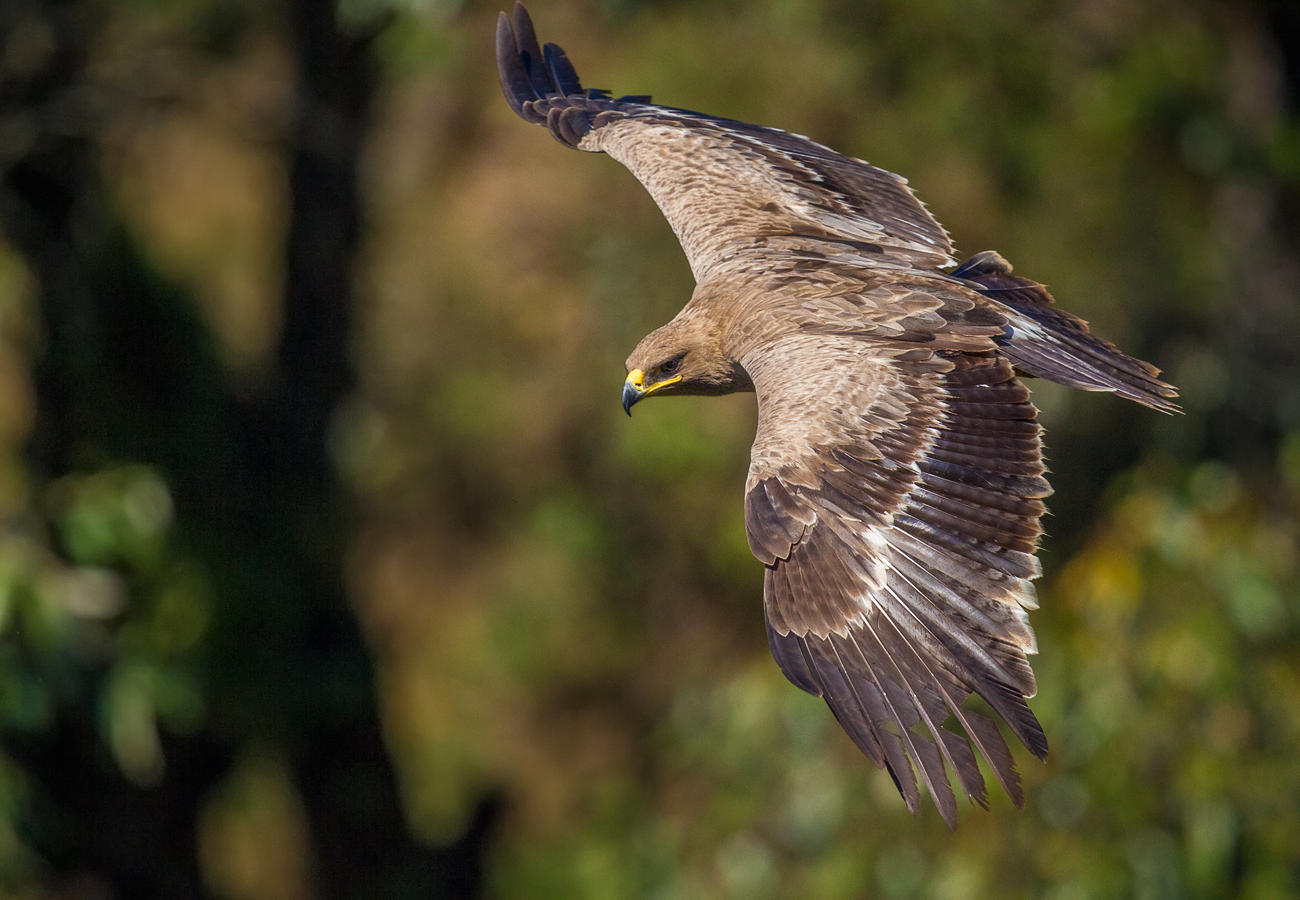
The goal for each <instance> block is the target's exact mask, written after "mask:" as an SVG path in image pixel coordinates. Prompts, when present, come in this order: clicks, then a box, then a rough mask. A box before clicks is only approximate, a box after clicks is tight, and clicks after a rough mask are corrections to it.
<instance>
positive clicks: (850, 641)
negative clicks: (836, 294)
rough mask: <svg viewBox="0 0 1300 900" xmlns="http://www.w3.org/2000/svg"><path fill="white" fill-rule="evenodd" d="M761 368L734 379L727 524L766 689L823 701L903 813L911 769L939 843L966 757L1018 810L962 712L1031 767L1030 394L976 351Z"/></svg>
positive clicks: (989, 751)
mask: <svg viewBox="0 0 1300 900" xmlns="http://www.w3.org/2000/svg"><path fill="white" fill-rule="evenodd" d="M768 357H769V358H768V359H766V360H763V361H759V360H756V361H755V365H754V366H753V368H752V369H751V375H753V377H754V383H755V387H756V388H757V391H758V397H759V433H758V437H757V439H756V440H755V445H754V454H753V460H752V464H751V469H750V477H749V483H748V490H747V493H746V498H745V524H746V530H747V532H748V535H749V541H750V546H751V548H752V549H753V551H754V555H755V556H757V557H758V558H759V559H760V560H762V561H763V562H764V563H765V564H766V565H767V572H766V579H765V582H764V599H765V610H766V614H767V622H768V637H769V640H770V643H771V648H772V653H773V655H774V656H775V657H776V660H777V662H778V663H779V664H780V666H781V669H782V671H784V672H785V674H786V676H787V677H788V678H789V679H790V680H791V681H792V682H794V683H795V684H796V685H797V686H799V687H800V688H802V689H803V690H805V691H808V692H809V693H812V694H815V695H819V696H821V697H824V698H825V700H826V702H827V703H828V704H829V705H830V707H831V709H832V711H834V713H835V716H836V718H837V719H839V721H840V723H841V724H842V725H843V726H844V728H845V730H846V731H847V732H848V734H849V736H850V737H851V738H852V739H853V740H854V742H855V743H856V744H857V745H858V747H860V748H861V749H862V751H863V752H864V753H865V754H866V755H867V756H868V757H870V758H871V759H872V760H873V761H874V762H875V763H876V764H877V765H883V766H885V767H887V768H888V769H889V772H890V774H891V775H893V777H894V781H895V783H896V784H897V785H898V788H899V791H900V792H901V793H902V795H903V798H904V799H905V801H906V802H907V805H908V808H909V809H911V810H912V811H913V812H916V811H917V810H918V809H919V792H918V785H917V780H916V774H914V771H913V765H915V766H916V769H917V770H918V771H919V773H920V777H921V780H922V781H923V782H924V783H925V785H926V786H927V788H928V789H929V792H930V794H931V796H932V797H933V799H934V802H935V804H936V806H937V807H938V809H939V811H940V813H941V814H942V816H943V818H944V821H945V822H947V823H948V825H949V826H950V827H953V828H955V827H956V808H955V802H954V796H953V791H952V788H951V786H950V783H949V780H948V775H947V774H946V772H945V764H946V766H947V768H948V769H949V770H951V771H952V772H953V773H954V774H955V775H956V777H957V781H958V783H959V784H960V785H961V787H962V789H963V790H964V791H965V792H966V794H967V795H968V796H970V797H971V798H972V799H973V800H975V801H976V802H978V803H980V804H981V805H983V804H984V803H985V797H986V794H985V786H984V781H983V778H982V777H981V775H980V772H979V767H978V765H977V763H976V756H975V750H978V751H979V752H980V753H981V754H983V756H984V758H985V759H986V760H987V761H988V763H989V765H990V767H991V768H992V770H993V774H994V775H995V777H996V778H997V780H998V781H999V782H1000V783H1001V784H1002V786H1003V788H1005V789H1006V791H1007V793H1008V794H1009V795H1010V796H1011V798H1012V799H1013V800H1014V801H1015V803H1016V805H1017V806H1023V804H1024V796H1023V793H1022V791H1021V787H1020V779H1019V776H1018V774H1017V773H1016V770H1015V766H1014V763H1013V761H1012V757H1011V753H1010V752H1009V750H1008V749H1007V746H1006V744H1005V742H1004V741H1003V739H1002V736H1001V734H1000V733H999V731H998V728H997V727H996V725H994V723H993V722H991V721H989V720H988V719H987V718H984V717H983V716H980V715H979V714H977V713H975V712H973V711H970V710H967V709H965V708H964V706H963V703H964V701H965V700H966V699H967V698H968V697H969V696H970V695H971V693H977V694H979V695H980V696H981V697H983V698H984V699H985V700H986V701H988V703H989V705H990V706H991V707H992V708H993V709H994V710H995V711H996V712H997V713H998V714H999V715H1000V716H1001V717H1002V718H1003V719H1005V720H1006V722H1007V724H1008V725H1009V726H1010V727H1011V730H1012V732H1013V733H1015V735H1016V736H1017V737H1018V738H1020V740H1021V741H1022V742H1023V743H1024V744H1025V746H1026V747H1028V748H1029V750H1030V751H1031V752H1033V753H1034V754H1035V755H1036V756H1038V757H1040V758H1042V757H1044V756H1045V755H1046V753H1047V742H1046V738H1045V737H1044V735H1043V731H1042V728H1041V727H1040V726H1039V724H1038V721H1037V719H1036V718H1035V717H1034V715H1033V713H1032V712H1031V711H1030V710H1029V707H1028V705H1027V704H1026V703H1025V698H1026V697H1030V696H1032V695H1033V694H1034V691H1035V685H1034V676H1033V673H1032V671H1031V670H1030V667H1029V664H1028V662H1027V660H1026V654H1029V653H1033V652H1035V642H1034V636H1033V632H1032V631H1031V630H1030V628H1029V624H1028V620H1027V616H1026V615H1025V612H1024V610H1025V609H1026V608H1033V607H1035V606H1036V600H1035V593H1034V589H1033V586H1032V584H1031V579H1033V578H1036V577H1037V576H1038V574H1039V572H1040V570H1039V566H1038V563H1037V560H1036V559H1035V558H1034V552H1035V550H1036V547H1037V541H1038V537H1039V533H1040V528H1039V522H1038V520H1039V517H1040V516H1041V515H1042V513H1043V511H1044V507H1043V503H1042V500H1041V498H1042V497H1044V496H1046V495H1047V494H1048V493H1050V489H1049V487H1048V485H1047V482H1046V481H1045V480H1044V479H1043V477H1042V476H1043V471H1044V468H1043V464H1042V459H1041V448H1040V444H1039V428H1038V425H1037V423H1036V422H1035V416H1036V411H1035V410H1034V407H1033V406H1032V405H1031V403H1030V401H1029V395H1028V392H1027V391H1026V389H1025V388H1024V386H1023V385H1021V384H1020V383H1019V381H1017V380H1016V378H1015V377H1014V374H1013V372H1012V367H1011V365H1010V363H1009V362H1008V361H1007V360H1006V359H1004V358H1002V357H1001V356H999V355H996V353H995V352H994V351H991V350H990V351H988V352H984V353H961V352H932V351H927V350H925V349H921V348H918V347H917V345H915V344H912V345H910V346H909V345H908V344H905V343H899V344H896V345H894V346H892V347H890V346H888V345H884V344H882V343H879V342H870V341H862V340H858V341H853V340H851V339H845V338H841V339H838V340H832V341H826V340H825V339H822V340H821V341H815V342H814V341H807V342H802V343H801V342H800V340H799V338H797V337H796V338H792V339H790V340H789V341H787V342H785V343H783V344H780V345H777V346H776V347H774V348H772V350H771V352H770V353H769V354H768ZM950 718H951V719H954V720H955V721H956V723H957V725H958V726H959V727H960V731H953V730H949V729H948V728H946V727H944V723H945V721H947V720H949V719H950ZM972 745H973V747H972ZM973 748H974V749H973Z"/></svg>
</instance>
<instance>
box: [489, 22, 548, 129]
mask: <svg viewBox="0 0 1300 900" xmlns="http://www.w3.org/2000/svg"><path fill="white" fill-rule="evenodd" d="M524 15H525V16H526V15H527V12H525V13H524ZM496 49H497V74H498V75H499V76H500V77H501V93H503V94H505V97H506V102H507V103H509V104H510V108H511V109H513V110H514V111H515V113H516V115H518V116H519V117H520V118H521V119H523V120H524V121H526V122H534V123H535V122H538V121H541V120H540V119H538V118H537V117H536V116H534V115H531V114H529V112H528V111H527V110H526V109H525V108H524V104H525V103H526V102H528V101H529V100H536V99H537V94H536V93H535V92H534V91H533V86H532V83H531V82H530V81H529V80H528V72H527V71H526V70H525V69H524V61H523V58H522V57H521V56H520V55H519V45H518V43H517V42H516V40H515V30H514V27H513V26H512V25H511V24H510V18H509V17H508V16H507V15H506V14H505V13H501V14H500V15H499V16H497V48H496Z"/></svg>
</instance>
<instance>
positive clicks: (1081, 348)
mask: <svg viewBox="0 0 1300 900" xmlns="http://www.w3.org/2000/svg"><path fill="white" fill-rule="evenodd" d="M952 277H954V278H960V279H962V280H964V281H967V282H970V283H971V284H972V285H973V286H974V287H975V289H976V290H978V291H979V292H980V293H982V294H984V295H985V296H987V297H988V298H989V299H991V300H995V301H997V302H998V303H999V304H1001V305H1002V306H1003V307H1005V308H1006V310H1007V313H1008V316H1007V318H1008V319H1009V322H1010V326H1011V329H1010V333H1009V334H1008V335H1007V336H1006V337H1005V338H1003V339H1001V340H1000V341H999V343H1000V344H1001V345H1002V351H1003V352H1004V353H1005V354H1006V355H1007V357H1008V358H1009V359H1010V360H1011V362H1012V364H1013V365H1015V367H1016V368H1017V369H1019V370H1021V371H1022V372H1024V373H1025V374H1027V375H1034V376H1036V377H1038V378H1046V379H1047V380H1048V381H1055V382H1056V383H1058V384H1064V385H1067V386H1068V387H1074V388H1081V389H1082V390H1085V391H1111V392H1113V393H1115V394H1118V395H1119V396H1121V397H1125V398H1127V399H1129V400H1134V401H1136V402H1138V403H1141V404H1143V405H1144V406H1150V407H1151V408H1153V409H1158V410H1161V411H1162V412H1169V413H1172V412H1177V411H1178V404H1177V403H1175V402H1174V398H1175V397H1177V396H1178V390H1177V389H1176V388H1174V387H1173V386H1172V385H1169V384H1166V383H1165V382H1163V381H1161V380H1160V379H1159V378H1157V377H1156V376H1157V375H1159V374H1160V370H1159V369H1157V368H1156V367H1155V366H1153V365H1151V364H1150V363H1147V362H1143V361H1142V360H1140V359H1134V358H1133V357H1131V356H1129V355H1127V354H1125V353H1124V352H1122V351H1121V350H1120V349H1119V348H1117V347H1116V346H1115V345H1114V344H1111V343H1109V342H1107V341H1103V340H1102V339H1101V338H1099V337H1096V336H1094V335H1092V334H1091V333H1089V331H1088V323H1087V322H1085V321H1083V320H1082V319H1080V318H1078V317H1077V316H1072V315H1070V314H1069V313H1068V312H1066V311H1065V310H1063V309H1060V308H1058V307H1057V306H1056V304H1055V303H1054V302H1053V300H1052V295H1051V294H1049V293H1048V292H1047V289H1046V288H1045V287H1043V286H1042V285H1041V284H1039V283H1038V282H1036V281H1030V280H1029V279H1028V278H1020V277H1019V276H1017V275H1013V274H1011V264H1010V263H1009V262H1007V261H1006V260H1005V259H1003V258H1002V257H1001V256H999V255H998V254H997V253H994V252H993V251H991V250H990V251H986V252H984V253H978V254H976V255H975V256H972V257H971V258H970V259H968V260H966V261H965V262H964V263H962V264H961V265H960V266H958V267H957V268H956V269H954V270H953V272H952Z"/></svg>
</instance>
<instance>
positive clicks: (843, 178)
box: [497, 4, 1177, 828]
mask: <svg viewBox="0 0 1300 900" xmlns="http://www.w3.org/2000/svg"><path fill="white" fill-rule="evenodd" d="M497 61H498V68H499V71H500V75H501V85H502V88H503V90H504V91H505V95H506V99H507V100H508V101H509V102H510V105H511V106H512V107H513V108H514V110H515V112H516V113H518V114H519V115H520V116H522V117H523V118H524V119H526V120H528V121H530V122H534V123H539V124H545V125H546V126H547V128H548V129H549V130H550V132H551V134H553V135H554V136H555V137H556V138H557V139H558V140H559V141H561V142H562V143H564V144H565V145H566V146H569V147H573V148H576V149H580V150H588V151H594V152H605V153H608V154H609V155H610V156H613V157H614V158H615V159H617V160H619V161H620V162H621V163H623V164H624V165H625V166H627V167H628V168H629V169H630V170H631V171H632V172H633V174H635V175H636V177H637V178H638V179H639V180H640V181H641V183H642V184H644V185H645V187H646V188H647V189H648V190H649V192H650V194H651V196H652V197H653V198H654V200H655V202H656V203H658V205H659V207H660V209H661V210H663V213H664V215H665V216H666V217H667V218H668V221H669V223H670V224H671V225H672V227H673V230H674V231H675V232H676V233H677V236H678V238H679V239H680V240H681V243H682V247H683V248H684V250H685V251H686V255H687V257H688V259H689V260H690V264H691V268H692V270H693V271H694V273H695V276H696V280H697V282H698V285H697V288H696V291H695V295H694V296H693V297H692V299H691V302H690V303H689V304H687V307H686V309H684V310H683V311H682V313H681V314H679V316H678V317H677V318H676V319H674V321H673V322H670V323H668V325H665V326H664V327H663V328H661V329H659V330H657V331H656V332H654V333H653V334H651V335H649V336H647V337H646V339H645V340H643V341H642V343H641V345H640V346H639V347H638V348H637V350H636V351H634V353H633V356H632V357H631V358H630V359H629V362H628V369H629V379H628V382H627V384H626V385H625V387H624V392H625V393H624V397H625V400H624V403H625V406H624V408H625V409H630V403H631V402H633V401H634V400H636V399H639V398H640V396H643V395H644V394H645V393H648V392H649V391H650V390H658V391H660V393H664V394H666V393H669V392H670V391H675V392H677V393H692V392H693V393H726V392H729V391H733V390H748V389H750V388H751V387H752V389H753V390H755V391H756V392H757V394H758V406H759V422H758V434H757V436H756V438H755V441H754V447H753V452H752V456H751V465H750V472H749V480H748V483H747V486H746V495H745V526H746V532H747V534H748V537H749V544H750V548H751V550H752V551H753V553H754V555H755V556H756V557H757V558H758V559H759V560H760V561H762V562H763V564H764V565H765V566H766V567H767V568H766V573H765V581H764V592H763V593H764V610H765V613H766V619H767V626H768V639H769V642H770V644H771V648H772V653H773V655H774V656H775V657H776V660H777V662H778V663H779V665H780V667H781V669H782V671H783V672H784V673H785V674H786V676H787V677H788V678H789V679H790V680H791V681H792V682H794V684H796V685H797V686H798V687H800V688H802V689H803V690H805V691H808V692H809V693H812V694H815V695H817V696H820V697H823V698H825V700H826V702H827V703H828V704H829V706H830V708H831V710H832V711H833V712H834V714H835V716H836V718H837V719H839V721H840V723H841V724H842V725H843V726H844V729H845V730H846V731H847V732H848V734H849V736H850V737H851V738H852V739H853V741H854V742H855V743H856V744H857V745H858V747H859V748H861V750H862V751H863V753H865V754H866V755H867V756H868V757H869V758H870V759H872V760H873V761H874V762H875V763H876V765H878V766H882V767H885V768H887V769H888V770H889V772H890V774H891V775H892V776H893V778H894V781H895V783H896V784H897V785H898V789H899V791H900V793H901V794H902V795H903V798H904V800H905V801H906V803H907V806H908V808H909V809H911V810H912V811H913V812H916V811H918V810H919V807H920V786H921V784H924V786H925V787H926V789H927V791H928V792H929V793H930V795H931V797H932V798H933V800H934V802H935V805H936V806H937V807H938V809H939V812H940V814H941V815H942V817H943V819H944V821H945V822H946V823H948V825H949V826H950V827H953V828H955V827H956V821H957V820H956V799H955V795H954V791H953V787H952V783H951V781H950V776H951V777H952V778H955V779H956V782H957V784H958V785H959V786H960V787H961V789H962V791H963V792H965V793H966V794H967V796H969V797H970V798H971V799H973V800H974V801H975V802H977V803H979V804H981V805H985V804H986V800H987V790H986V787H985V784H984V780H983V777H982V776H981V773H980V768H979V764H978V757H979V756H983V757H984V759H985V760H986V761H987V763H988V765H989V767H990V769H991V771H992V773H993V776H994V777H995V778H996V779H997V781H998V782H999V783H1000V784H1001V785H1002V787H1003V788H1004V789H1005V790H1006V792H1007V793H1008V794H1009V795H1010V796H1011V798H1012V800H1013V801H1014V802H1015V803H1016V804H1017V805H1018V806H1023V804H1024V794H1023V791H1022V790H1021V786H1020V779H1019V776H1018V774H1017V773H1016V769H1015V766H1014V763H1013V760H1012V756H1011V752H1010V750H1009V749H1008V748H1007V745H1006V742H1005V741H1004V740H1003V737H1002V733H1001V731H1000V730H999V728H998V726H997V725H996V724H995V722H994V721H992V720H991V719H989V718H987V717H985V716H983V715H981V714H980V713H978V712H977V711H976V710H974V709H970V708H967V705H966V703H967V701H968V700H969V699H970V697H971V695H972V694H977V695H979V696H980V697H981V698H983V700H984V701H986V702H987V703H988V705H989V707H991V708H992V710H993V712H994V713H996V714H997V716H999V717H1000V718H1002V719H1003V720H1004V721H1005V722H1006V724H1007V726H1008V727H1009V728H1010V730H1011V732H1012V733H1013V734H1014V735H1015V736H1016V737H1017V738H1019V740H1020V741H1021V742H1022V743H1023V744H1024V745H1025V746H1026V747H1027V748H1028V749H1029V750H1030V752H1032V753H1033V754H1034V755H1035V756H1037V757H1039V758H1043V757H1045V756H1046V754H1047V741H1046V738H1045V737H1044V734H1043V730H1042V728H1041V727H1040V725H1039V723H1038V721H1037V719H1036V718H1035V717H1034V715H1033V713H1032V712H1031V711H1030V709H1029V706H1028V704H1027V703H1026V702H1025V701H1026V698H1028V697H1031V696H1033V694H1034V692H1035V683H1034V675H1033V672H1032V671H1031V670H1030V667H1029V663H1028V660H1027V656H1028V655H1030V654H1032V653H1034V652H1035V651H1036V646H1035V641H1034V634H1033V631H1032V630H1031V629H1030V627H1029V622H1028V618H1027V615H1026V610H1028V609H1032V608H1034V607H1036V605H1037V600H1036V596H1035V592H1034V588H1033V584H1032V581H1033V579H1034V578H1036V577H1038V575H1039V572H1040V569H1039V566H1038V562H1037V559H1036V558H1035V555H1034V554H1035V552H1036V550H1037V546H1038V539H1039V536H1040V533H1041V529H1040V526H1039V519H1040V517H1041V516H1042V515H1043V512H1044V506H1043V498H1045V497H1046V496H1047V495H1048V494H1050V493H1051V489H1050V488H1049V486H1048V484H1047V481H1046V480H1045V478H1044V471H1045V470H1044V466H1043V462H1042V447H1041V443H1040V434H1039V426H1038V423H1037V421H1036V415H1037V413H1036V411H1035V409H1034V407H1033V405H1032V403H1031V402H1030V398H1029V392H1028V390H1027V389H1026V388H1025V387H1024V385H1023V384H1021V383H1020V381H1019V380H1017V378H1016V374H1017V373H1023V374H1028V375H1034V376H1039V377H1042V378H1046V379H1049V380H1051V381H1055V382H1058V383H1060V384H1065V385H1069V386H1071V387H1077V388H1082V389H1084V390H1093V391H1111V392H1114V393H1116V394H1118V395H1119V396H1122V397H1127V398H1128V399H1131V400H1135V401H1137V402H1139V403H1143V404H1145V405H1147V406H1150V407H1153V408H1155V409H1160V410H1164V411H1167V412H1172V411H1174V410H1176V408H1177V407H1176V406H1175V404H1174V402H1173V399H1174V398H1175V397H1176V396H1177V392H1176V391H1175V390H1174V389H1173V388H1172V387H1171V386H1169V385H1167V384H1165V383H1164V382H1162V381H1160V380H1159V379H1158V378H1157V377H1156V376H1157V375H1158V370H1157V369H1156V368H1155V367H1154V366H1151V365H1149V364H1147V363H1144V362H1141V361H1140V360H1136V359H1133V358H1131V357H1129V356H1126V355H1125V354H1123V353H1122V352H1120V351H1119V350H1118V349H1116V348H1115V347H1114V346H1112V345H1111V344H1109V343H1107V342H1105V341H1103V340H1101V339H1099V338H1097V337H1095V336H1093V335H1092V334H1090V333H1089V331H1088V327H1087V325H1086V323H1084V322H1083V320H1081V319H1079V318H1077V317H1075V316H1072V315H1070V314H1069V313H1067V312H1065V311H1064V310H1062V309H1060V308H1058V307H1057V306H1056V305H1055V303H1054V302H1053V299H1052V297H1051V295H1050V294H1049V293H1048V292H1047V290H1046V288H1044V287H1043V286H1042V285H1041V284H1038V283H1036V282H1033V281H1030V280H1028V279H1025V278H1021V277H1019V276H1016V275H1013V274H1012V270H1011V266H1010V265H1009V264H1008V263H1007V262H1006V260H1004V259H1002V257H1000V256H998V255H997V254H996V253H981V254H978V255H976V256H974V257H972V258H971V259H969V260H967V261H966V262H965V263H962V264H961V265H960V266H958V267H957V268H956V269H954V270H953V271H951V272H949V273H944V272H941V271H939V269H940V268H942V267H946V266H948V265H950V264H951V263H952V262H953V260H952V259H951V258H950V254H951V251H952V245H951V244H950V242H949V240H948V236H947V234H946V233H945V232H944V230H943V228H942V227H940V225H939V224H938V223H937V222H936V221H935V220H934V219H933V218H932V217H931V216H930V214H929V213H927V212H926V210H925V208H924V207H923V206H922V205H921V203H920V202H919V201H918V200H917V199H916V198H915V197H914V196H913V195H912V193H911V191H910V190H909V189H908V188H907V185H906V182H905V181H904V180H903V179H902V178H899V177H898V176H896V175H893V174H891V173H889V172H886V171H883V170H881V169H878V168H876V167H874V166H871V165H868V164H867V163H865V162H862V161H861V160H857V159H852V158H850V157H846V156H842V155H841V154H838V153H836V152H834V151H833V150H830V149H828V148H826V147H824V146H822V145H820V144H817V143H814V142H812V141H810V140H808V139H807V138H804V137H800V136H798V135H793V134H789V133H786V132H783V131H778V130H775V129H771V128H762V127H759V126H755V125H748V124H745V123H743V122H736V121H732V120H729V119H721V118H715V117H712V116H706V115H702V114H700V113H695V112H689V111H686V110H680V109H672V108H670V107H665V106H658V105H655V104H653V103H651V102H650V98H649V97H642V96H628V97H618V98H614V97H611V96H610V95H609V94H608V93H607V92H605V91H600V90H588V89H584V88H583V87H582V84H581V82H580V81H579V79H578V76H577V74H576V72H575V71H574V69H573V66H572V65H571V64H570V63H569V60H568V58H567V57H566V56H565V54H564V51H562V50H561V49H560V48H559V47H557V46H555V45H554V44H547V45H545V47H544V48H543V47H541V46H540V45H539V44H538V42H537V38H536V36H535V34H534V31H533V24H532V21H531V20H530V19H529V17H528V13H527V12H526V11H525V10H524V8H523V6H521V5H519V4H516V5H515V8H514V12H513V15H512V16H509V17H507V16H506V15H504V14H502V16H501V17H500V19H499V22H498V27H497ZM668 365H671V366H672V369H671V370H670V369H667V368H665V366H668ZM679 365H680V370H679V368H678V366H679ZM693 365H694V366H697V367H698V368H697V370H696V371H695V373H694V374H693V375H691V377H690V378H688V377H687V375H688V374H690V372H689V369H690V367H691V366H693ZM643 369H644V371H643ZM670 372H671V373H676V375H673V376H671V377H666V379H665V376H668V375H669V374H670ZM741 376H743V377H741ZM647 379H650V380H647ZM691 379H694V380H693V381H692V380H691ZM661 389H662V390H661ZM628 392H632V393H631V394H629V393H628ZM629 397H631V398H632V399H631V400H629V399H627V398H629ZM918 779H919V780H918Z"/></svg>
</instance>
